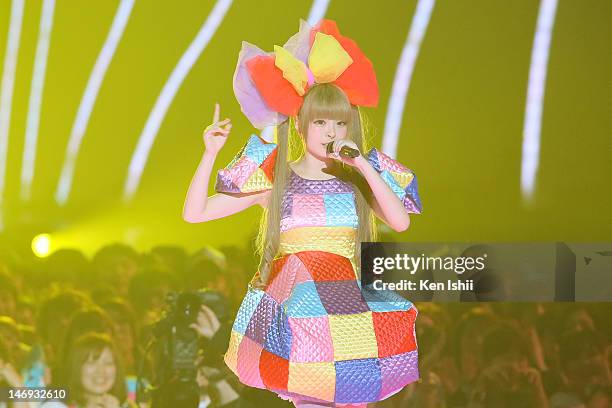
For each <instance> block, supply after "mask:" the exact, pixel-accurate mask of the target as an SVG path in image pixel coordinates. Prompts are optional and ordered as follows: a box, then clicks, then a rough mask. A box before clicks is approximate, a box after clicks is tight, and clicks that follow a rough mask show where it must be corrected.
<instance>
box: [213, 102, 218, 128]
mask: <svg viewBox="0 0 612 408" xmlns="http://www.w3.org/2000/svg"><path fill="white" fill-rule="evenodd" d="M218 121H219V102H215V113H214V115H213V123H217V122H218Z"/></svg>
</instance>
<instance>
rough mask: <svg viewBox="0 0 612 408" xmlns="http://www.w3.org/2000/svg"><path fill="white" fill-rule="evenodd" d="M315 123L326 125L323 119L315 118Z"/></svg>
mask: <svg viewBox="0 0 612 408" xmlns="http://www.w3.org/2000/svg"><path fill="white" fill-rule="evenodd" d="M312 123H314V124H315V125H319V126H323V125H325V121H324V120H323V119H315V120H313V121H312Z"/></svg>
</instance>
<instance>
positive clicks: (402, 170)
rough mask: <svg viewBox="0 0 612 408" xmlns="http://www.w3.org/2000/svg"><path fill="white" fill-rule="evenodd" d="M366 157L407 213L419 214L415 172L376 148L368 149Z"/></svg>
mask: <svg viewBox="0 0 612 408" xmlns="http://www.w3.org/2000/svg"><path fill="white" fill-rule="evenodd" d="M366 159H367V160H368V162H369V163H370V164H371V165H372V167H374V169H375V170H376V171H377V172H378V174H380V176H381V177H382V179H383V180H384V181H385V183H387V185H388V186H389V187H391V190H393V192H394V193H395V195H397V197H398V198H399V199H400V200H402V202H403V203H404V208H406V210H407V211H408V212H409V213H413V214H421V212H422V210H423V206H422V204H421V199H420V197H419V191H418V185H417V177H416V174H414V172H413V171H412V170H410V169H408V168H407V167H405V166H404V165H402V164H401V163H399V162H397V161H395V160H394V159H392V158H391V157H389V156H387V155H386V154H384V153H383V152H381V151H380V150H378V149H376V148H372V149H370V151H369V152H368V154H367V155H366Z"/></svg>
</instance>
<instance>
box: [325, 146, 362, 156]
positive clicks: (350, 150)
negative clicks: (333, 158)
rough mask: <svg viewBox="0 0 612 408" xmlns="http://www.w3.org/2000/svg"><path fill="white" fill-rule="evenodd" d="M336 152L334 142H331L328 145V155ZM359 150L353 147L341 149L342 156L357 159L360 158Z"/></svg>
mask: <svg viewBox="0 0 612 408" xmlns="http://www.w3.org/2000/svg"><path fill="white" fill-rule="evenodd" d="M333 152H334V142H329V143H328V144H327V154H332V153H333ZM359 154H360V153H359V150H357V149H353V148H352V147H348V146H342V147H341V148H340V156H344V157H350V158H353V159H354V158H355V157H357V156H359Z"/></svg>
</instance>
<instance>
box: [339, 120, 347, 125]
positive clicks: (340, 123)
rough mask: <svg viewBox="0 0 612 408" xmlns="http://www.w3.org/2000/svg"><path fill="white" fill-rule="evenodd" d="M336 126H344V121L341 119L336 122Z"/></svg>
mask: <svg viewBox="0 0 612 408" xmlns="http://www.w3.org/2000/svg"><path fill="white" fill-rule="evenodd" d="M338 126H346V122H345V121H343V120H341V121H340V122H338Z"/></svg>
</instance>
